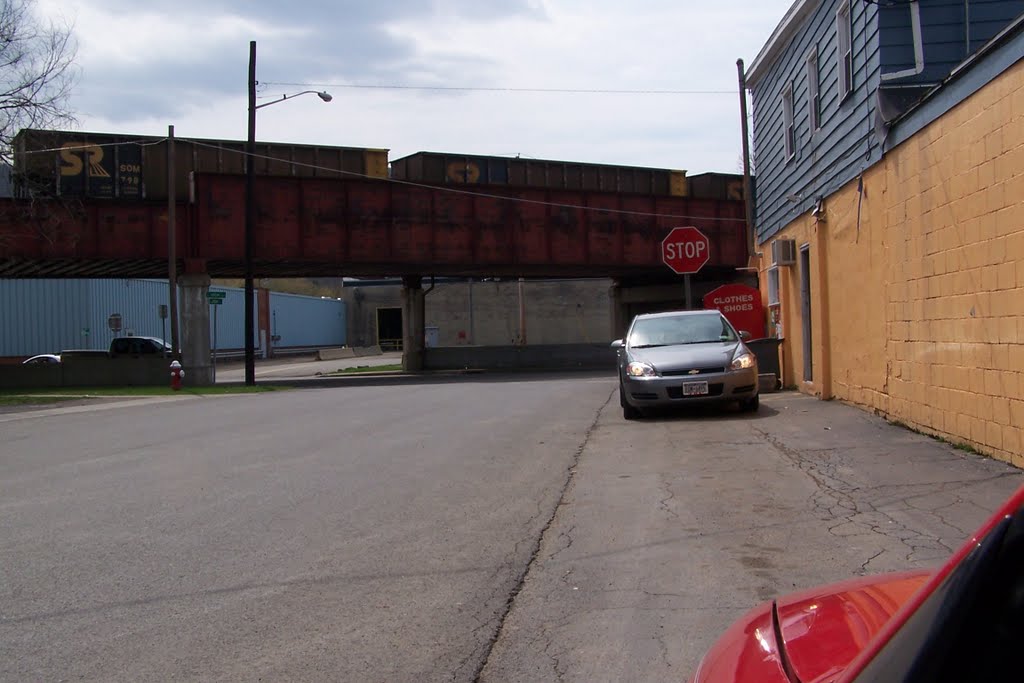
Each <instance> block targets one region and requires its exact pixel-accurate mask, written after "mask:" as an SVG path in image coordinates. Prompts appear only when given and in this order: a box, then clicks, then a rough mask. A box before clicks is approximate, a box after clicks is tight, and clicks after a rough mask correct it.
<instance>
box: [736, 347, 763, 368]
mask: <svg viewBox="0 0 1024 683" xmlns="http://www.w3.org/2000/svg"><path fill="white" fill-rule="evenodd" d="M756 364H757V359H756V358H754V354H752V353H751V352H750V351H744V352H743V353H741V354H740V355H738V356H736V357H735V358H733V359H732V369H733V370H746V369H747V368H752V367H754V366H755V365H756Z"/></svg>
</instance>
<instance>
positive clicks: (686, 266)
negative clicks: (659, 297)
mask: <svg viewBox="0 0 1024 683" xmlns="http://www.w3.org/2000/svg"><path fill="white" fill-rule="evenodd" d="M709 258H711V242H710V241H708V238H707V235H705V234H704V233H702V232H701V231H700V230H698V229H697V228H695V227H693V226H686V227H682V228H672V230H671V231H670V232H669V233H668V235H666V236H665V239H663V240H662V241H661V260H662V261H664V263H665V265H666V266H668V267H669V268H671V269H672V272H674V273H676V274H677V275H683V276H684V281H683V290H684V296H685V297H686V308H687V310H689V309H690V308H692V307H693V301H692V296H691V292H690V275H692V274H693V273H696V272H698V271H699V270H700V269H701V268H703V267H704V264H706V263H707V262H708V259H709Z"/></svg>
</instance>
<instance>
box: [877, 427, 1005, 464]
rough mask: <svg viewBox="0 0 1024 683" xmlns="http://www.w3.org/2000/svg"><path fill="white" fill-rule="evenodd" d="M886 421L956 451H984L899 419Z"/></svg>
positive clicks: (971, 452)
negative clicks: (912, 425)
mask: <svg viewBox="0 0 1024 683" xmlns="http://www.w3.org/2000/svg"><path fill="white" fill-rule="evenodd" d="M888 422H889V424H891V425H892V426H894V427H899V428H901V429H905V430H907V431H908V432H913V433H914V434H920V435H921V436H926V437H928V438H929V439H931V440H932V441H938V442H939V443H944V444H946V445H947V446H952V447H953V448H954V449H956V450H958V451H962V452H964V453H970V454H971V455H981V456H984V455H985V454H984V453H982V452H981V451H979V450H978V449H977V448H975V447H974V446H972V445H971V444H969V443H964V442H962V441H953V440H951V439H947V438H946V437H944V436H939V435H938V434H932V433H931V432H926V431H924V430H923V429H918V428H917V427H911V426H910V425H908V424H907V423H906V422H903V421H901V420H888Z"/></svg>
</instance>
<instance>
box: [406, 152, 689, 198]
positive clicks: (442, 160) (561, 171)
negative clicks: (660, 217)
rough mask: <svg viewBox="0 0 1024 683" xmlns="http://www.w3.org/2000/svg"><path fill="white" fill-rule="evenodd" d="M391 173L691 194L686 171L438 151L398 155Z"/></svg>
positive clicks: (440, 180)
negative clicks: (400, 156) (404, 155)
mask: <svg viewBox="0 0 1024 683" xmlns="http://www.w3.org/2000/svg"><path fill="white" fill-rule="evenodd" d="M391 177H392V178H394V179H396V180H404V181H409V182H416V183H425V184H429V185H502V186H507V187H531V188H549V189H552V190H590V191H597V192H602V191H603V192H621V193H627V194H632V193H635V194H645V195H658V196H672V197H688V196H690V192H689V187H688V183H687V177H686V171H676V170H670V169H664V168H643V167H638V166H612V165H607V164H584V163H576V162H569V161H550V160H545V159H522V158H515V157H490V156H472V155H465V154H443V153H438V152H417V153H416V154H412V155H410V156H407V157H402V158H401V159H395V160H394V161H392V162H391Z"/></svg>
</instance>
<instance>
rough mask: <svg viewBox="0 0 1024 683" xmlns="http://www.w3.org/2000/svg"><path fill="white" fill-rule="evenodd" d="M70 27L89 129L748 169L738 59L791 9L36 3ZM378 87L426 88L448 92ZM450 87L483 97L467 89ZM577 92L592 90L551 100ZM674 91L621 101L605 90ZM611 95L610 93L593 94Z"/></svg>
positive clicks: (334, 1) (255, 0)
mask: <svg viewBox="0 0 1024 683" xmlns="http://www.w3.org/2000/svg"><path fill="white" fill-rule="evenodd" d="M37 2H38V5H37V9H38V11H39V12H40V14H42V15H44V16H46V17H49V18H52V19H56V20H58V21H64V22H70V23H71V24H72V25H73V26H74V31H75V35H76V37H77V40H78V44H79V48H78V64H79V67H80V71H81V75H80V78H79V81H78V85H77V87H76V89H75V94H74V97H73V99H72V101H71V107H72V109H73V110H74V111H75V113H76V115H77V118H78V126H77V128H79V129H81V130H85V131H96V132H113V133H124V134H145V135H162V134H164V133H165V132H166V131H167V126H168V125H169V124H173V125H174V126H175V131H176V134H177V135H178V136H179V137H206V138H228V139H244V137H245V135H246V120H247V119H246V106H247V99H246V97H247V95H246V87H247V74H248V58H249V41H250V40H255V41H257V53H258V54H257V78H258V80H259V81H260V89H259V97H260V98H261V101H266V100H269V99H273V98H275V97H279V96H280V95H282V94H286V93H294V92H297V91H300V90H303V89H306V88H311V89H317V90H321V89H326V90H327V91H329V92H330V93H331V94H332V95H333V97H334V99H333V101H332V102H331V103H329V104H325V103H323V102H321V101H320V100H319V99H317V98H316V97H313V96H309V95H307V96H304V97H301V98H298V99H296V100H295V101H293V102H282V103H280V104H277V105H274V106H271V107H267V108H265V109H261V110H260V112H259V116H258V127H257V131H258V133H257V137H258V139H259V140H261V141H273V142H293V143H309V144H320V145H342V146H351V147H378V148H387V149H390V150H391V154H390V157H391V158H392V159H396V158H399V157H402V156H405V155H408V154H412V153H414V152H417V151H421V150H424V151H435V152H453V153H466V154H485V155H512V156H514V155H521V156H523V157H532V158H544V159H558V160H572V161H584V162H594V163H609V164H628V165H637V166H654V167H662V168H679V169H686V170H688V171H689V172H690V173H691V174H694V173H700V172H704V171H720V172H729V173H732V172H738V171H739V170H740V169H741V166H740V128H739V102H738V95H737V78H736V59H737V58H743V59H744V60H745V61H746V63H747V64H748V65H749V64H750V63H751V62H752V61H753V59H754V57H755V56H756V55H757V52H758V51H759V50H760V48H761V46H762V45H763V44H764V43H765V41H766V40H767V39H768V37H769V35H770V34H771V32H772V30H773V29H774V28H775V26H776V25H777V24H778V22H779V21H780V20H781V19H782V17H783V15H784V14H785V12H786V10H787V9H788V8H789V6H790V5H791V4H792V0H730V1H729V2H714V1H709V0H634V2H623V1H622V0H293V1H292V2H281V1H280V0H277V1H274V2H269V1H267V0H248V1H245V0H176V1H175V2H169V1H167V0H153V1H152V2H147V3H140V2H137V1H136V0H131V1H129V0H37ZM380 86H427V87H429V88H433V89H413V88H395V87H380ZM453 88H480V89H482V90H458V89H453ZM536 90H548V91H552V90H553V91H577V92H536ZM623 90H625V91H672V92H670V93H648V94H622V93H614V92H608V91H623ZM578 91H604V92H578Z"/></svg>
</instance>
